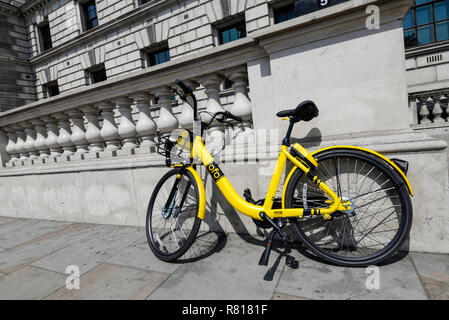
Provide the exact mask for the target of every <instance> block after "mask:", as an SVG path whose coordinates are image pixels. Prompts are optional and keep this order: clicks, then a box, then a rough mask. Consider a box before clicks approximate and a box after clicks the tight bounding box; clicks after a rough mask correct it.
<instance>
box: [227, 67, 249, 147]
mask: <svg viewBox="0 0 449 320" xmlns="http://www.w3.org/2000/svg"><path fill="white" fill-rule="evenodd" d="M227 75H228V78H229V80H231V81H232V82H233V84H232V88H233V89H234V92H235V97H234V104H233V105H232V108H231V110H230V112H231V113H233V114H235V115H236V116H239V117H240V118H242V120H243V123H241V124H238V125H237V126H238V130H237V132H236V135H240V134H243V135H244V136H245V139H249V140H250V141H248V142H253V141H254V130H253V129H252V123H251V120H252V110H251V101H250V100H249V98H248V74H247V71H246V68H245V67H239V68H235V69H232V70H229V71H227Z"/></svg>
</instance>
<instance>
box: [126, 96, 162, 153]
mask: <svg viewBox="0 0 449 320" xmlns="http://www.w3.org/2000/svg"><path fill="white" fill-rule="evenodd" d="M130 98H131V99H133V100H134V102H135V104H136V107H137V109H138V110H139V120H138V121H137V125H136V131H137V133H138V134H139V136H140V138H141V139H142V143H141V144H140V146H141V147H144V146H149V147H153V146H154V145H155V143H154V137H155V136H156V133H157V125H156V123H155V122H154V120H153V117H152V116H151V112H150V97H149V95H148V94H147V93H143V92H140V93H137V94H134V95H131V96H130Z"/></svg>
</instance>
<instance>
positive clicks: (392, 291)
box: [276, 250, 427, 300]
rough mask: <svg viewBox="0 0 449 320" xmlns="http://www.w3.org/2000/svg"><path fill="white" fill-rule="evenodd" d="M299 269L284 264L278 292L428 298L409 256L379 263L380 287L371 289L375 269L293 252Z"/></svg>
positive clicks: (324, 296) (331, 296)
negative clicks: (342, 265) (310, 257)
mask: <svg viewBox="0 0 449 320" xmlns="http://www.w3.org/2000/svg"><path fill="white" fill-rule="evenodd" d="M292 255H293V256H295V257H296V258H297V259H298V261H299V269H297V270H293V269H290V268H285V269H284V272H283V274H282V278H281V280H280V281H279V285H278V286H277V288H276V292H277V293H283V294H288V295H292V296H299V297H304V298H310V299H338V300H346V299H369V300H372V299H427V297H426V294H425V291H424V290H423V288H422V286H421V282H420V280H419V277H418V275H417V274H416V272H415V269H414V266H413V264H412V262H411V260H410V259H409V258H408V257H405V258H403V259H402V260H400V261H396V262H394V263H392V264H389V265H385V266H381V267H379V276H380V278H379V280H380V281H379V289H368V288H367V285H366V283H367V280H368V277H369V276H370V275H372V274H373V273H372V271H370V270H367V269H366V268H344V267H339V266H333V265H329V264H325V263H322V262H319V261H315V260H312V259H309V258H307V257H305V256H304V255H301V254H300V253H299V252H298V251H297V250H294V251H293V252H292Z"/></svg>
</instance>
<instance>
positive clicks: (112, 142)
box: [95, 101, 120, 151]
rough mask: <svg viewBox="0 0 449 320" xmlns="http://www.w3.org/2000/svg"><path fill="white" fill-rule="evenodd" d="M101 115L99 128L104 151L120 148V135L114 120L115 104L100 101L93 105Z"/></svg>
mask: <svg viewBox="0 0 449 320" xmlns="http://www.w3.org/2000/svg"><path fill="white" fill-rule="evenodd" d="M95 107H97V108H98V109H99V110H100V111H101V116H102V117H103V126H102V128H101V138H102V139H103V140H104V142H105V144H106V148H105V151H113V150H118V149H120V136H119V134H118V128H117V125H116V124H115V120H114V109H115V105H114V104H112V103H109V102H106V101H102V102H100V103H97V104H96V105H95Z"/></svg>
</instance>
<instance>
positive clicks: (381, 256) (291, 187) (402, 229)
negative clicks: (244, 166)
mask: <svg viewBox="0 0 449 320" xmlns="http://www.w3.org/2000/svg"><path fill="white" fill-rule="evenodd" d="M332 157H354V158H357V159H360V160H363V161H367V162H369V163H371V164H372V165H374V166H376V167H377V168H379V170H382V171H383V172H384V173H385V174H386V175H387V176H388V177H389V178H390V179H391V180H392V181H393V183H394V184H396V186H397V187H396V189H397V191H398V195H399V196H400V202H401V208H402V215H401V217H402V218H401V223H400V226H399V229H398V231H397V233H396V235H395V237H394V239H393V240H392V241H391V242H390V243H389V244H388V245H387V246H386V247H385V248H384V249H382V250H380V251H379V252H377V253H376V254H373V255H371V256H368V257H358V258H354V257H351V258H345V257H342V256H337V255H335V254H332V253H331V252H329V251H327V250H324V249H323V248H321V247H319V246H317V245H316V244H315V243H314V241H312V240H311V239H309V237H308V236H307V235H306V234H305V232H304V231H303V230H302V228H301V226H300V221H298V219H295V218H294V219H290V222H291V224H292V226H293V229H294V230H295V232H296V234H297V235H298V237H299V239H300V240H301V241H302V243H303V244H305V245H306V246H307V247H308V248H309V249H310V250H311V252H312V253H313V254H315V255H316V256H318V257H320V258H322V259H324V260H325V261H327V262H330V263H332V264H336V265H340V266H347V267H363V266H369V265H376V264H379V263H381V262H383V261H385V260H386V259H387V258H389V257H391V256H392V255H394V254H395V253H397V252H398V251H399V250H400V249H401V247H402V245H403V243H404V241H405V239H406V238H407V236H408V234H409V232H410V229H411V225H412V220H413V218H412V216H413V209H412V204H411V200H410V195H409V192H408V189H407V186H406V185H405V184H404V183H403V181H402V178H401V177H399V175H398V174H397V173H396V172H395V171H394V170H393V168H392V167H390V166H389V165H388V164H387V163H386V162H384V161H383V160H379V159H377V158H375V157H373V156H372V155H370V154H368V153H365V152H360V151H355V150H349V149H343V150H342V149H331V150H328V151H325V152H323V153H321V154H318V155H316V158H317V161H318V164H320V162H322V161H324V160H326V159H329V158H332ZM302 175H303V172H302V171H301V170H296V172H294V174H293V176H292V177H291V179H290V181H289V184H288V185H287V189H286V197H285V207H286V208H293V207H294V206H293V201H294V191H295V188H296V185H297V184H298V182H299V180H300V178H301V177H302ZM356 210H357V208H356Z"/></svg>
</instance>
